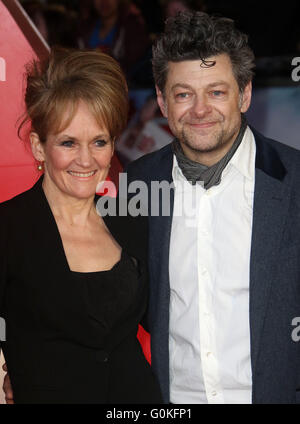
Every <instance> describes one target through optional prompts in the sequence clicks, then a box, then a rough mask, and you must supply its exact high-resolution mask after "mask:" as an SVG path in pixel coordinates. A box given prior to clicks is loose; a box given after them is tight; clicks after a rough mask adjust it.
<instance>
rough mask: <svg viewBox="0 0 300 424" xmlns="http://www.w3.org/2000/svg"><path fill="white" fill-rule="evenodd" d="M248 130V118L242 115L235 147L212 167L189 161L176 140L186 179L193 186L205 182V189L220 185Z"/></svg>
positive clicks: (175, 148)
mask: <svg viewBox="0 0 300 424" xmlns="http://www.w3.org/2000/svg"><path fill="white" fill-rule="evenodd" d="M246 128H247V120H246V117H245V116H244V115H243V114H242V122H241V128H240V131H239V133H238V135H237V137H236V139H235V140H234V143H233V145H232V146H231V148H230V149H229V151H228V152H227V153H226V155H225V156H224V157H223V158H222V159H221V160H219V162H217V163H215V164H214V165H212V166H210V167H208V166H205V165H202V164H201V163H198V162H194V161H193V160H191V159H188V158H187V157H186V156H185V154H184V153H183V150H182V147H181V145H180V142H179V141H178V140H177V139H175V140H174V141H173V142H172V149H173V153H174V154H175V156H176V159H177V162H178V166H179V168H180V169H181V171H182V173H183V175H184V176H185V178H186V179H187V180H188V181H189V182H190V183H191V184H192V185H195V184H196V182H197V181H203V182H204V188H205V189H209V188H210V187H212V186H214V185H218V184H220V182H221V175H222V172H223V170H224V169H225V167H226V165H227V164H228V162H229V161H230V159H231V158H232V156H233V155H234V153H235V152H236V150H237V148H238V147H239V145H240V144H241V141H242V139H243V137H244V134H245V131H246Z"/></svg>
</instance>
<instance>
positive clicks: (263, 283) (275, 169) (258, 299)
mask: <svg viewBox="0 0 300 424" xmlns="http://www.w3.org/2000/svg"><path fill="white" fill-rule="evenodd" d="M255 140H256V170H255V192H254V207H253V227H252V244H251V258H250V334H251V362H252V375H253V378H254V377H255V370H256V363H257V357H258V352H259V346H260V339H261V334H262V327H263V322H264V317H265V314H266V310H267V305H268V299H269V291H270V288H271V285H272V280H273V272H274V270H275V265H276V258H277V252H278V249H279V245H280V240H281V237H282V233H283V228H284V223H285V220H286V217H287V209H288V205H289V196H290V191H289V188H288V186H287V184H285V183H284V182H283V181H284V178H285V174H286V170H285V168H284V166H283V164H282V162H281V160H280V158H279V155H278V153H277V151H276V150H275V149H274V148H273V147H272V146H271V145H270V144H269V143H268V142H267V141H265V140H263V138H262V137H261V136H260V135H259V134H257V133H255Z"/></svg>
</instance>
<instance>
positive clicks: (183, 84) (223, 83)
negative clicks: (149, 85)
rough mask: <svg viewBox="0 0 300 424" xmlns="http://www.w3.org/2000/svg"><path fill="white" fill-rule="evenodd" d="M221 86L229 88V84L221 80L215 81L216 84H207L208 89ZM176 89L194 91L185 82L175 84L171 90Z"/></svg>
mask: <svg viewBox="0 0 300 424" xmlns="http://www.w3.org/2000/svg"><path fill="white" fill-rule="evenodd" d="M220 85H223V86H226V87H229V84H228V82H226V81H223V80H220V81H215V82H211V83H210V84H207V86H206V88H214V87H218V86H220ZM176 88H185V89H188V90H193V87H192V86H191V85H189V84H185V83H183V82H178V83H176V84H174V85H173V86H172V87H171V90H176Z"/></svg>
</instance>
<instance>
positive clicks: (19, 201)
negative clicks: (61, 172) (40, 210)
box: [0, 183, 38, 220]
mask: <svg viewBox="0 0 300 424" xmlns="http://www.w3.org/2000/svg"><path fill="white" fill-rule="evenodd" d="M37 184H38V183H36V184H34V186H33V187H31V188H30V189H28V190H26V191H24V192H22V193H19V194H17V195H16V196H14V197H12V198H11V199H8V200H5V201H4V202H2V203H0V217H1V220H2V218H4V217H6V218H15V217H16V216H17V217H18V216H20V215H24V214H25V213H26V212H27V211H28V210H29V211H30V209H31V210H32V207H34V206H33V202H34V200H35V198H36V197H37V193H36V192H37V187H36V186H37Z"/></svg>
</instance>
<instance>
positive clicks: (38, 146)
mask: <svg viewBox="0 0 300 424" xmlns="http://www.w3.org/2000/svg"><path fill="white" fill-rule="evenodd" d="M29 139H30V145H31V151H32V154H33V156H34V158H35V159H36V160H37V161H38V162H43V161H44V160H45V153H44V148H43V145H42V143H41V142H40V138H39V136H38V134H37V133H36V132H31V133H30V135H29Z"/></svg>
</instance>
